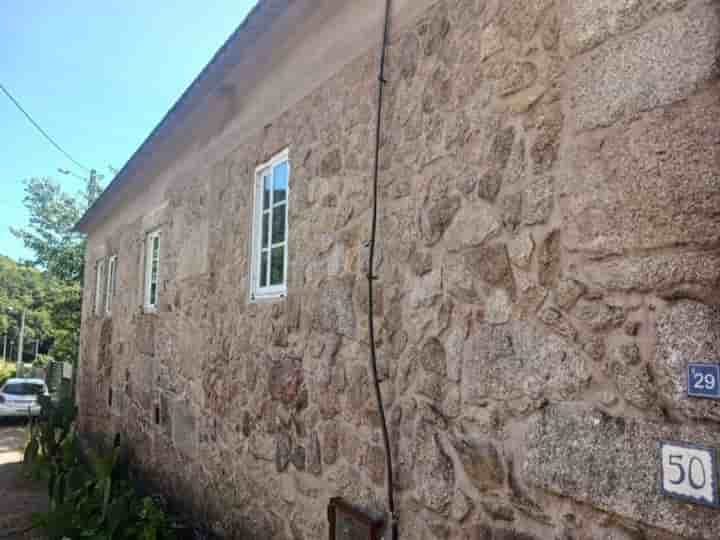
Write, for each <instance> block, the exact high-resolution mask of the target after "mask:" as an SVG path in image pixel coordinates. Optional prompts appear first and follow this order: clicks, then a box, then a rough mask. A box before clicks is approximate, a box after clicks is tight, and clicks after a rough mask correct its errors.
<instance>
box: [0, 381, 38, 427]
mask: <svg viewBox="0 0 720 540" xmlns="http://www.w3.org/2000/svg"><path fill="white" fill-rule="evenodd" d="M41 395H49V392H48V387H47V385H46V384H45V381H43V380H42V379H8V380H7V381H6V382H5V384H4V385H3V386H2V388H0V418H11V417H26V418H27V417H28V416H38V415H39V414H40V402H39V400H38V397H39V396H41Z"/></svg>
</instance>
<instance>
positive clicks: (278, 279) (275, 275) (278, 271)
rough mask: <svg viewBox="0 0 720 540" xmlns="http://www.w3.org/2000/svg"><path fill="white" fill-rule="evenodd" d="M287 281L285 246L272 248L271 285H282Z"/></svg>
mask: <svg viewBox="0 0 720 540" xmlns="http://www.w3.org/2000/svg"><path fill="white" fill-rule="evenodd" d="M284 281H285V247H284V246H280V247H276V248H273V249H272V258H271V261H270V285H282V284H283V282H284Z"/></svg>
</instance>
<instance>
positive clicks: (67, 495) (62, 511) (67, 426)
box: [25, 399, 173, 540]
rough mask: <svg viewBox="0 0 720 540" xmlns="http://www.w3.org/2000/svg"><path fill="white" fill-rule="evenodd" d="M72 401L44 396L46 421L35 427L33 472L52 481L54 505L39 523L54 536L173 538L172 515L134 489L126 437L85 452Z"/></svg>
mask: <svg viewBox="0 0 720 540" xmlns="http://www.w3.org/2000/svg"><path fill="white" fill-rule="evenodd" d="M75 415H76V409H75V406H74V405H73V404H72V402H71V401H70V400H60V402H58V403H53V402H52V401H51V400H50V399H43V412H42V414H41V417H40V421H39V422H37V423H36V424H35V425H33V426H31V431H30V441H29V443H28V446H27V448H26V451H25V467H26V470H27V471H28V473H29V474H31V475H33V476H35V477H39V478H43V479H45V480H46V481H47V485H48V494H49V497H50V508H49V510H48V511H47V512H43V513H39V514H36V515H35V517H34V521H33V523H34V525H35V526H37V527H38V528H40V529H42V530H43V531H44V532H45V533H46V534H47V536H48V538H50V540H60V539H62V538H65V537H67V538H87V539H92V540H131V539H133V540H134V539H141V540H167V539H171V538H173V530H172V527H171V522H170V519H169V518H168V517H167V515H166V513H165V512H164V510H163V509H162V508H161V507H160V506H159V505H158V504H157V503H156V502H155V501H153V499H152V498H150V497H142V496H140V495H139V494H138V493H137V491H136V490H135V489H134V488H133V482H132V478H131V475H130V468H129V463H128V459H127V456H126V454H125V452H123V450H122V447H121V444H120V438H119V437H116V438H115V441H114V444H113V445H112V447H111V448H108V449H101V450H93V449H88V450H87V451H84V449H83V445H82V444H81V441H80V438H79V437H78V435H77V433H76V431H75V428H74V421H75Z"/></svg>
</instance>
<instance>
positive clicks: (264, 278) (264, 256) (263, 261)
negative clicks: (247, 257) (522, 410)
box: [260, 251, 270, 287]
mask: <svg viewBox="0 0 720 540" xmlns="http://www.w3.org/2000/svg"><path fill="white" fill-rule="evenodd" d="M269 256H270V252H269V251H261V252H260V286H261V287H267V284H268V257H269Z"/></svg>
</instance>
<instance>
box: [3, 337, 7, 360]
mask: <svg viewBox="0 0 720 540" xmlns="http://www.w3.org/2000/svg"><path fill="white" fill-rule="evenodd" d="M3 362H7V334H5V335H4V336H3Z"/></svg>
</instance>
